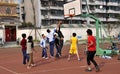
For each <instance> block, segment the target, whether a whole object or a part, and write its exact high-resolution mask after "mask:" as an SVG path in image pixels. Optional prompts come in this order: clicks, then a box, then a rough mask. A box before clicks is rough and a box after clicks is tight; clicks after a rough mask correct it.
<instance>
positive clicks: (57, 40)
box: [54, 34, 60, 58]
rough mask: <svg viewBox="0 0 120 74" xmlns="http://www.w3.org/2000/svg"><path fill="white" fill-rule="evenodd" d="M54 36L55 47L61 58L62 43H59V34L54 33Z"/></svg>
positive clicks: (57, 56)
mask: <svg viewBox="0 0 120 74" xmlns="http://www.w3.org/2000/svg"><path fill="white" fill-rule="evenodd" d="M54 38H55V47H56V49H57V52H56V58H59V57H60V43H59V39H58V36H57V34H55V35H54Z"/></svg>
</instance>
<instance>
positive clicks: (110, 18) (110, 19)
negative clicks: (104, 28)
mask: <svg viewBox="0 0 120 74" xmlns="http://www.w3.org/2000/svg"><path fill="white" fill-rule="evenodd" d="M107 21H112V22H115V21H118V19H116V18H112V17H109V18H108V19H107Z"/></svg>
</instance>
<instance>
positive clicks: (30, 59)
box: [28, 53, 34, 66]
mask: <svg viewBox="0 0 120 74" xmlns="http://www.w3.org/2000/svg"><path fill="white" fill-rule="evenodd" d="M33 63H34V62H33V53H29V63H28V65H29V66H30V65H31V64H33Z"/></svg>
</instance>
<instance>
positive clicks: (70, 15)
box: [64, 14, 75, 17]
mask: <svg viewBox="0 0 120 74" xmlns="http://www.w3.org/2000/svg"><path fill="white" fill-rule="evenodd" d="M64 16H69V17H73V16H75V14H65V15H64Z"/></svg>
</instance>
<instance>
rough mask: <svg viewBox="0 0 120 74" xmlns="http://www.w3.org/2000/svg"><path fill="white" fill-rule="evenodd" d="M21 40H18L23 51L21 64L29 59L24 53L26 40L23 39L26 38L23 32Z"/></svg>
mask: <svg viewBox="0 0 120 74" xmlns="http://www.w3.org/2000/svg"><path fill="white" fill-rule="evenodd" d="M22 38H23V39H22V40H21V42H20V45H21V48H22V53H23V64H26V61H27V62H28V61H29V56H28V55H27V53H26V50H27V49H26V43H27V40H26V39H25V38H26V34H25V33H23V34H22Z"/></svg>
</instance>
